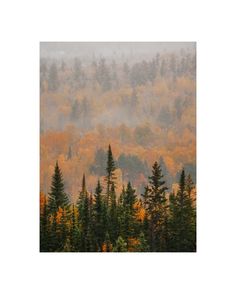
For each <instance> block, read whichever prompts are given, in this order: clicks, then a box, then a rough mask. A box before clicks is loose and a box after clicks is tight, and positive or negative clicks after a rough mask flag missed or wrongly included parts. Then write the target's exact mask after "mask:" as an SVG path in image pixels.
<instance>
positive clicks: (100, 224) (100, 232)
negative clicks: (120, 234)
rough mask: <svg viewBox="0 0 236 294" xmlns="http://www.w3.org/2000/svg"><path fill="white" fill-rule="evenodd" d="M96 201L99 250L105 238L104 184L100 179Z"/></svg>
mask: <svg viewBox="0 0 236 294" xmlns="http://www.w3.org/2000/svg"><path fill="white" fill-rule="evenodd" d="M94 196H95V203H94V208H93V209H94V212H93V217H94V231H95V239H96V244H97V251H101V250H102V244H103V241H104V238H105V232H104V222H103V203H102V186H101V184H100V181H99V180H98V183H97V187H96V190H95V195H94Z"/></svg>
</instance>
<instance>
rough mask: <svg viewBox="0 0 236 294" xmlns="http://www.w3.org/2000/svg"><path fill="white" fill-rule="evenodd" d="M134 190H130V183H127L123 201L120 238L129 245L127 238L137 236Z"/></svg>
mask: <svg viewBox="0 0 236 294" xmlns="http://www.w3.org/2000/svg"><path fill="white" fill-rule="evenodd" d="M136 198H137V196H136V194H135V190H134V189H133V188H132V186H131V183H130V182H128V184H127V188H126V191H125V194H124V199H123V222H124V223H123V228H122V236H123V237H124V240H125V241H126V242H127V244H128V246H129V245H130V244H129V238H134V237H136V234H137V221H136V217H135V214H136V209H135V208H134V204H135V202H136Z"/></svg>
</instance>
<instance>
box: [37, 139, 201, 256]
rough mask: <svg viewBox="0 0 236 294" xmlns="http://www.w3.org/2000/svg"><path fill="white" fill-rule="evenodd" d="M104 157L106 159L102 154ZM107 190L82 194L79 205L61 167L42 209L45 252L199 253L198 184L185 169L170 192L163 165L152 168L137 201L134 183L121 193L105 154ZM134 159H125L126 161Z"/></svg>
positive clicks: (110, 160) (109, 154)
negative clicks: (70, 193) (72, 198)
mask: <svg viewBox="0 0 236 294" xmlns="http://www.w3.org/2000/svg"><path fill="white" fill-rule="evenodd" d="M100 156H104V155H100ZM106 159H107V160H106V166H105V185H104V187H102V185H101V182H100V180H98V182H97V186H96V189H95V191H94V193H89V192H88V191H87V188H86V178H85V175H83V179H82V189H81V191H80V192H79V195H78V199H77V202H76V203H71V202H70V200H69V199H70V198H69V196H68V195H67V194H66V193H65V189H64V183H63V175H62V172H61V170H60V168H59V165H58V162H56V165H55V170H54V174H53V177H52V183H51V191H50V193H49V196H48V197H46V196H42V199H41V203H40V204H41V205H40V251H41V252H195V251H196V205H195V199H194V196H193V190H194V188H195V187H194V184H193V181H192V179H191V176H190V175H186V174H185V170H184V169H183V170H182V172H181V174H180V178H179V188H178V191H177V192H171V193H169V192H168V191H167V190H168V187H167V186H166V182H165V180H164V176H163V171H162V168H161V165H160V164H159V163H157V162H155V163H154V164H153V167H152V173H151V176H149V183H148V185H147V186H146V187H145V191H144V193H143V194H142V195H140V196H139V197H138V195H137V194H136V191H135V189H134V188H133V186H132V184H131V182H128V184H127V186H126V187H124V186H123V190H122V192H121V194H120V195H119V197H118V195H117V192H116V175H115V174H116V173H115V171H116V168H117V166H116V163H115V161H114V158H113V155H112V150H111V146H110V145H109V148H108V152H107V154H106ZM126 159H127V160H129V158H123V159H122V158H121V160H124V161H125V160H126Z"/></svg>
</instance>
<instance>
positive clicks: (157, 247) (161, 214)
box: [143, 162, 167, 251]
mask: <svg viewBox="0 0 236 294" xmlns="http://www.w3.org/2000/svg"><path fill="white" fill-rule="evenodd" d="M162 178H163V175H162V171H161V167H160V165H159V164H158V163H157V162H155V163H154V165H153V167H152V176H151V177H149V186H148V187H146V189H145V193H144V195H143V196H144V203H145V207H146V210H147V213H148V223H149V225H148V237H149V242H150V249H151V251H164V250H165V246H166V244H165V243H166V240H165V238H164V231H165V223H166V216H167V199H166V190H167V187H166V186H165V181H164V180H162Z"/></svg>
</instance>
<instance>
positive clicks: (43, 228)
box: [40, 198, 50, 252]
mask: <svg viewBox="0 0 236 294" xmlns="http://www.w3.org/2000/svg"><path fill="white" fill-rule="evenodd" d="M48 217H49V216H48V205H47V199H46V198H45V202H44V205H43V209H42V211H40V251H41V252H47V251H48V245H49V237H50V236H49V220H48Z"/></svg>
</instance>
